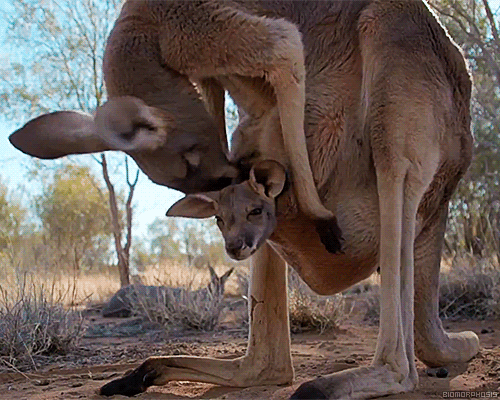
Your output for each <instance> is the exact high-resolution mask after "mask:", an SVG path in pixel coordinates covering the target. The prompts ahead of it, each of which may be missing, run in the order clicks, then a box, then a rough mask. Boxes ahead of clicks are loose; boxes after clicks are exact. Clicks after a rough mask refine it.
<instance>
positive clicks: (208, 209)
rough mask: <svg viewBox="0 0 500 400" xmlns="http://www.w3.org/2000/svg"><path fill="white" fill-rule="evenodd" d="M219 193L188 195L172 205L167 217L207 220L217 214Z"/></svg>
mask: <svg viewBox="0 0 500 400" xmlns="http://www.w3.org/2000/svg"><path fill="white" fill-rule="evenodd" d="M218 199H219V192H207V193H197V194H189V195H187V196H186V197H184V198H182V199H180V200H179V201H178V202H176V203H174V205H173V206H172V207H170V208H169V210H168V211H167V217H186V218H208V217H213V216H214V215H215V214H216V213H217V209H218V207H219V203H218Z"/></svg>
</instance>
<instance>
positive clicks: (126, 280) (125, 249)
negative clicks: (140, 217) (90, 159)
mask: <svg viewBox="0 0 500 400" xmlns="http://www.w3.org/2000/svg"><path fill="white" fill-rule="evenodd" d="M125 164H126V173H127V184H128V186H129V194H128V198H127V202H126V206H125V212H126V221H127V237H126V243H125V246H123V245H122V228H121V226H120V214H119V212H118V203H117V201H116V193H115V188H114V187H113V184H112V183H111V180H110V179H109V173H108V164H107V162H106V157H105V156H104V154H102V155H101V166H102V174H103V177H104V181H105V182H106V186H107V188H108V194H109V209H110V212H111V224H112V227H113V237H114V240H115V250H116V255H117V257H118V272H119V273H120V285H121V287H123V286H127V285H129V284H130V247H131V245H132V197H133V196H134V189H135V185H136V184H137V180H138V177H139V171H137V174H136V177H135V180H134V182H130V181H129V171H128V163H127V160H126V159H125Z"/></svg>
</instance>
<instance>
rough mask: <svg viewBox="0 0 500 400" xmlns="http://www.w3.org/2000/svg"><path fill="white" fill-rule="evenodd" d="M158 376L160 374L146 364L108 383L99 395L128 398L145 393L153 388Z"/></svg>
mask: <svg viewBox="0 0 500 400" xmlns="http://www.w3.org/2000/svg"><path fill="white" fill-rule="evenodd" d="M157 376H158V373H157V372H156V371H155V370H154V369H151V368H150V367H149V366H148V365H147V364H146V363H145V364H142V365H141V366H139V367H138V368H136V369H134V370H133V371H131V372H129V373H128V374H125V375H124V376H123V377H121V378H119V379H115V380H113V381H111V382H109V383H106V384H105V385H104V386H103V387H101V390H100V391H99V394H101V395H102V396H113V395H115V394H121V395H123V396H128V397H131V396H135V395H136V394H139V393H142V392H145V391H146V389H147V388H148V387H149V386H152V385H153V382H154V380H155V378H156V377H157Z"/></svg>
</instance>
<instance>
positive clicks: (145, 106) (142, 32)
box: [10, 0, 337, 251]
mask: <svg viewBox="0 0 500 400" xmlns="http://www.w3.org/2000/svg"><path fill="white" fill-rule="evenodd" d="M245 3H246V2H245V1H235V2H233V1H225V0H201V1H185V0H180V1H179V0H174V1H167V0H128V1H125V3H124V5H123V8H122V10H121V13H120V15H119V17H118V20H117V21H116V24H115V26H114V28H113V30H112V32H111V34H110V37H109V39H108V42H107V46H106V50H105V54H104V79H105V82H106V88H107V92H108V95H109V97H110V100H109V101H108V102H107V103H105V104H104V105H103V106H102V107H99V108H98V109H97V111H96V115H95V117H94V116H92V115H87V114H82V113H77V112H71V111H63V112H57V113H51V114H48V115H44V116H41V117H38V118H36V119H34V120H32V121H30V122H29V123H28V124H26V125H25V126H24V127H23V128H21V129H19V130H18V131H17V132H15V133H14V134H13V135H11V137H10V140H11V142H12V143H13V144H14V145H15V146H16V147H17V148H19V149H21V150H22V151H24V152H26V153H28V154H30V155H33V156H36V157H40V158H56V157H61V156H64V155H67V154H75V153H80V154H81V153H90V152H99V151H104V150H122V151H125V152H127V153H128V154H129V155H130V156H131V157H133V158H134V160H135V161H136V162H137V164H138V165H139V167H140V168H141V169H142V170H143V171H144V172H145V173H146V174H147V175H148V176H149V177H150V178H151V179H152V180H153V181H154V182H156V183H159V184H162V185H166V186H169V187H172V188H174V189H178V190H181V191H183V192H184V193H193V192H197V191H201V190H210V189H213V190H215V189H220V188H222V187H224V186H226V185H228V184H229V183H231V179H232V178H234V177H235V176H236V172H237V171H236V169H235V168H234V167H232V166H231V165H230V164H229V163H228V162H227V159H226V157H225V152H226V151H227V139H226V132H225V118H224V86H223V85H222V81H220V80H218V79H217V78H218V77H219V76H227V77H231V76H238V77H246V78H258V79H261V80H262V82H265V83H266V84H267V85H268V89H269V90H271V91H272V92H273V93H274V99H275V101H276V103H277V107H278V109H279V117H280V124H281V127H282V132H283V141H284V145H285V148H286V151H287V152H288V153H289V154H293V155H294V157H290V158H289V160H290V168H291V172H292V173H293V178H294V180H295V181H296V182H297V185H295V187H296V192H297V193H296V194H297V197H298V199H299V203H300V205H301V208H302V209H303V211H304V212H305V213H306V214H308V215H309V216H311V217H313V218H315V219H317V220H318V228H320V229H319V233H320V235H321V236H322V237H323V240H324V241H325V242H326V243H325V245H328V241H329V240H330V238H331V236H332V235H331V234H330V233H329V232H328V224H326V225H325V223H324V222H325V221H330V220H331V221H332V222H331V224H332V225H333V226H335V219H334V216H333V214H332V213H331V212H330V211H329V210H327V209H326V208H325V207H324V206H323V205H322V204H321V203H320V201H319V197H318V193H317V191H316V187H315V183H314V180H313V175H312V172H311V168H310V163H309V156H308V153H307V148H306V141H305V136H304V101H305V68H304V54H303V45H302V41H301V35H300V33H299V30H298V28H297V26H296V25H295V24H294V23H293V22H291V21H288V20H286V19H283V18H275V17H274V16H270V17H265V16H264V14H265V13H266V10H267V5H266V4H265V3H262V4H261V5H257V10H258V9H260V12H258V11H257V10H255V9H253V5H252V4H249V7H248V6H247V5H246V4H245ZM261 6H263V7H262V8H261ZM194 84H195V85H196V88H197V89H198V90H196V89H195V85H194ZM242 94H243V96H246V94H245V93H242ZM201 98H202V99H203V100H204V102H202V99H201ZM204 105H205V107H204ZM263 134H265V132H264V133H263ZM336 250H337V249H336V248H334V249H332V251H336Z"/></svg>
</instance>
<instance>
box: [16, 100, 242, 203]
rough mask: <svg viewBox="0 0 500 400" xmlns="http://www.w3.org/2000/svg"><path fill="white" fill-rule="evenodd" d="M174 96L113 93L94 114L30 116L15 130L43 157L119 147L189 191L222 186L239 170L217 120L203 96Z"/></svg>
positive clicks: (21, 142)
mask: <svg viewBox="0 0 500 400" xmlns="http://www.w3.org/2000/svg"><path fill="white" fill-rule="evenodd" d="M184 100H185V101H184V102H180V100H179V101H178V102H175V101H170V103H168V104H167V105H164V106H163V107H162V108H158V107H152V106H148V105H147V104H146V103H145V102H144V101H143V100H141V99H139V98H137V97H132V96H122V97H114V98H111V99H110V100H108V101H107V102H106V103H105V104H104V105H102V106H101V107H99V108H98V109H97V110H96V113H95V115H90V114H85V113H81V112H75V111H58V112H54V113H50V114H45V115H42V116H39V117H37V118H35V119H33V120H31V121H29V122H28V123H27V124H26V125H24V126H23V127H22V128H20V129H18V130H17V131H16V132H14V133H13V134H12V135H11V136H10V138H9V139H10V141H11V143H12V144H13V145H14V146H15V147H17V148H18V149H19V150H21V151H23V152H24V153H26V154H29V155H31V156H34V157H38V158H45V159H53V158H58V157H63V156H66V155H69V154H84V153H96V152H101V151H106V150H120V151H123V152H125V153H127V154H128V155H130V156H131V157H132V158H133V159H134V160H135V162H136V163H137V165H138V166H139V167H140V168H141V170H142V171H143V172H144V173H145V174H146V175H147V176H148V177H149V178H150V179H151V180H152V181H153V182H155V183H158V184H160V185H165V186H168V187H171V188H173V189H177V190H180V191H182V192H184V193H193V192H200V191H206V190H215V189H220V188H222V187H225V186H227V185H229V184H230V183H231V182H232V179H233V178H235V177H236V176H237V174H238V171H237V169H236V168H235V167H234V166H233V165H232V164H231V163H230V162H229V161H228V160H227V157H226V155H225V153H224V149H223V148H222V144H221V141H220V139H219V138H220V133H219V132H218V129H217V127H216V124H215V123H214V121H213V120H212V118H211V117H210V115H209V114H208V112H207V111H206V110H205V109H204V107H203V104H202V103H201V101H196V99H191V98H187V99H184Z"/></svg>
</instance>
